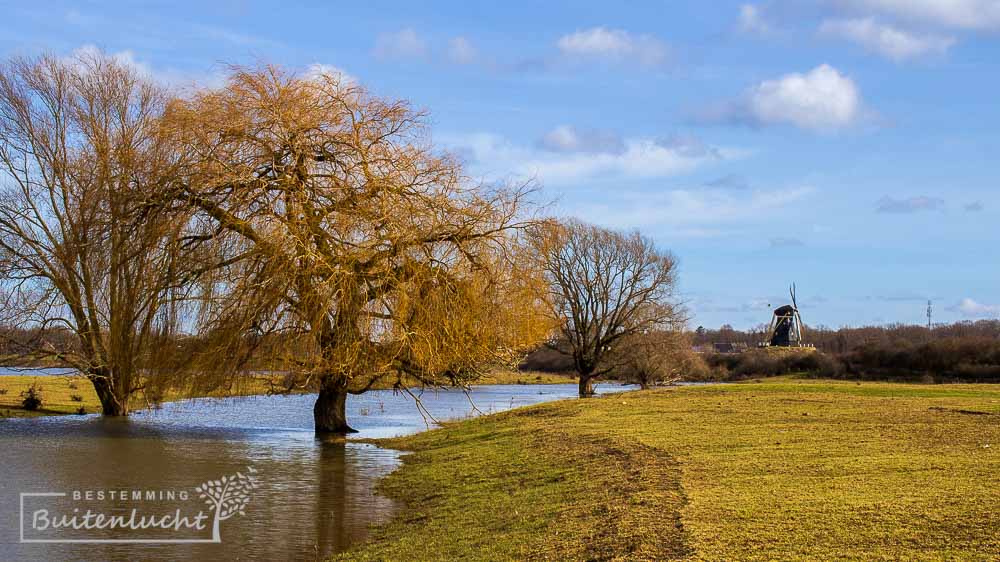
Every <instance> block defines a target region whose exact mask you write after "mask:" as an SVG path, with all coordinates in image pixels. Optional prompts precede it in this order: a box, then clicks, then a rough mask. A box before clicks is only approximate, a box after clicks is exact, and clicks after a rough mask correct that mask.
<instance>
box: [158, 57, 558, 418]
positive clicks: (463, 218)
mask: <svg viewBox="0 0 1000 562" xmlns="http://www.w3.org/2000/svg"><path fill="white" fill-rule="evenodd" d="M166 122H167V124H168V128H169V129H170V130H171V131H172V133H173V135H174V138H175V140H176V142H177V146H178V147H179V150H181V151H182V152H183V153H184V156H185V158H186V159H187V160H190V161H192V162H194V164H193V165H192V166H191V168H190V169H189V170H188V172H187V174H186V175H185V177H184V178H182V181H180V182H179V184H178V187H177V188H176V191H175V192H174V196H175V198H177V199H179V200H183V201H185V202H187V203H188V204H189V205H191V206H192V207H193V208H195V209H197V211H198V212H199V213H200V216H202V217H203V218H204V219H205V222H204V224H205V231H204V233H203V238H204V239H205V240H211V241H212V242H211V244H212V246H213V247H214V248H216V249H217V250H218V252H219V258H218V264H220V265H223V266H224V267H220V268H216V269H213V270H212V271H206V272H204V273H203V275H202V276H201V277H200V279H201V287H202V291H203V294H202V299H203V300H202V310H201V314H200V319H201V327H202V334H203V336H204V338H205V341H206V342H207V343H206V344H205V347H204V349H203V350H202V353H201V355H202V357H203V358H207V359H209V360H211V359H217V360H219V361H217V362H216V365H215V366H216V367H217V368H218V367H222V368H223V369H222V370H223V371H225V370H226V368H233V369H235V367H237V366H238V365H240V362H239V361H235V360H234V359H233V358H234V357H249V356H251V355H252V356H253V357H254V361H255V362H257V363H258V364H259V363H260V362H262V361H265V360H266V361H267V362H268V365H269V366H270V367H271V368H272V369H275V370H281V371H285V372H288V373H289V379H288V380H289V381H290V383H289V385H288V386H289V387H293V386H299V387H309V388H314V389H316V390H317V391H318V392H319V396H318V398H317V401H316V403H315V407H314V419H315V425H316V430H317V432H336V433H344V432H349V431H351V428H350V427H349V426H348V424H347V420H346V414H345V403H346V398H347V396H348V395H349V394H350V393H361V392H364V391H366V390H368V389H370V388H371V387H372V386H373V385H374V384H376V383H377V382H379V381H385V380H386V379H388V380H391V381H393V382H394V383H395V384H396V385H402V384H406V383H407V382H412V381H417V382H419V383H422V384H425V385H443V384H463V383H465V382H468V381H471V380H472V379H474V378H475V376H476V375H477V374H478V373H479V372H480V371H481V370H482V369H483V368H486V367H489V366H492V365H497V364H501V363H511V362H513V361H515V360H516V359H517V357H518V356H519V354H520V353H521V352H523V350H525V349H526V348H528V347H529V346H531V345H534V344H536V343H537V342H538V341H540V340H541V339H543V338H544V337H545V336H546V335H547V331H548V324H547V323H546V321H545V319H544V317H543V315H542V314H541V313H540V310H541V308H540V307H539V303H538V302H537V298H538V295H542V294H543V293H544V290H543V286H542V275H541V274H540V272H539V271H538V270H537V269H536V268H535V266H534V265H533V264H535V263H537V261H536V260H532V259H529V257H528V256H527V255H526V254H525V249H524V245H523V244H522V243H521V242H522V231H523V230H524V229H525V228H526V227H527V226H528V221H526V220H525V218H524V211H525V208H524V203H525V201H524V200H525V196H526V192H525V191H524V190H523V189H514V190H507V189H487V188H484V187H482V186H479V185H475V184H472V183H470V182H469V181H468V179H467V178H466V177H464V176H463V173H462V169H461V166H460V165H459V163H458V162H456V161H455V160H454V159H452V158H450V157H449V156H447V155H445V154H441V153H439V152H437V151H435V150H434V149H433V147H432V146H431V145H430V143H429V138H428V136H427V134H426V130H425V127H424V124H423V116H422V115H421V114H419V113H416V112H414V111H413V110H411V109H410V108H409V106H408V105H407V104H406V103H404V102H397V101H388V100H384V99H380V98H378V97H374V96H372V95H370V94H368V93H367V92H366V91H364V90H363V89H362V88H360V87H357V86H355V85H353V84H350V83H347V82H345V81H343V80H341V79H340V77H339V76H337V75H333V74H326V75H317V76H308V77H300V76H296V75H293V74H291V73H288V72H286V71H283V70H281V69H279V68H274V67H267V68H260V69H250V70H247V69H236V70H234V71H233V73H232V75H231V76H230V77H229V80H228V83H227V85H226V86H225V87H222V88H220V89H217V90H208V91H203V92H200V93H197V94H195V95H193V96H191V97H190V98H188V99H186V100H182V101H177V102H175V103H174V104H172V106H171V107H170V108H169V110H168V112H167V117H166ZM213 342H214V343H213ZM262 342H265V343H266V342H270V344H269V345H264V344H262ZM209 362H211V361H209ZM220 362H221V364H220ZM201 364H202V365H203V368H207V367H204V365H205V362H204V361H203V362H202V363H201Z"/></svg>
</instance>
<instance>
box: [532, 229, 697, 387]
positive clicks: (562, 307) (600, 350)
mask: <svg viewBox="0 0 1000 562" xmlns="http://www.w3.org/2000/svg"><path fill="white" fill-rule="evenodd" d="M535 240H536V243H537V244H538V254H539V256H541V257H542V259H543V260H544V270H545V273H546V275H547V277H548V281H549V286H550V295H549V296H550V298H549V299H548V303H549V306H550V309H549V310H550V314H551V315H552V316H553V318H554V319H555V320H556V321H557V322H559V326H560V330H561V334H560V335H561V338H559V340H557V341H558V343H553V344H551V345H552V347H553V348H554V349H557V350H559V351H561V352H562V353H565V354H567V355H570V356H571V357H572V358H573V366H574V368H575V369H576V372H577V374H578V375H579V377H580V397H581V398H583V397H588V396H592V395H593V393H594V389H593V382H594V381H595V380H596V379H598V378H600V377H601V376H604V375H606V374H608V373H610V372H612V371H614V370H615V369H616V368H619V367H620V362H621V360H622V359H623V358H624V357H627V356H628V354H627V353H620V352H619V350H617V347H618V346H619V345H622V344H623V343H624V342H625V341H627V339H628V338H630V337H632V336H635V335H636V334H642V333H645V332H649V331H654V330H663V329H666V328H669V327H672V326H676V325H678V324H680V323H682V322H683V313H682V310H681V307H680V306H679V304H678V303H677V301H676V298H675V290H676V284H677V277H676V270H677V266H676V260H675V259H674V257H673V255H671V254H670V253H669V252H666V251H663V250H660V249H658V248H657V247H656V244H655V243H654V242H653V241H652V240H651V239H650V238H647V237H645V236H642V235H641V234H639V233H638V232H632V233H629V234H625V233H621V232H616V231H613V230H607V229H604V228H600V227H597V226H594V225H590V224H586V223H583V222H580V221H575V220H572V221H569V222H566V223H562V224H558V223H550V224H548V225H546V226H545V227H544V228H542V229H540V230H539V232H538V233H537V235H536V237H535Z"/></svg>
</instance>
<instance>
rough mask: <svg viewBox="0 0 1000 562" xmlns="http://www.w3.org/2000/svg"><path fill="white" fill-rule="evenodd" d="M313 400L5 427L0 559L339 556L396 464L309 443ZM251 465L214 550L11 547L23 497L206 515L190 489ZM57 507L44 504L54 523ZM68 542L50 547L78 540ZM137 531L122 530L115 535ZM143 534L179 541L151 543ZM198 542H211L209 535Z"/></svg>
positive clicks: (468, 407) (521, 400)
mask: <svg viewBox="0 0 1000 562" xmlns="http://www.w3.org/2000/svg"><path fill="white" fill-rule="evenodd" d="M575 392H576V387H575V385H551V386H489V387H479V388H477V389H475V390H474V391H473V392H472V395H471V398H472V400H473V402H474V403H475V406H476V408H478V410H479V411H482V412H486V413H488V412H493V411H500V410H505V409H508V408H511V407H516V406H522V405H526V404H532V403H537V402H543V401H547V400H554V399H559V398H566V397H571V396H573V395H574V393H575ZM313 400H314V396H308V395H303V396H282V397H278V396H275V397H257V398H252V399H221V400H218V399H216V400H193V401H184V402H176V403H171V404H166V405H164V407H163V408H162V409H160V410H156V411H148V412H140V413H138V414H137V415H135V416H133V417H132V418H131V419H128V420H118V419H103V418H100V417H96V416H82V417H80V416H65V417H51V418H34V419H30V418H25V419H8V420H3V421H0V560H54V559H55V560H93V559H106V560H190V559H197V560H202V559H204V560H239V559H243V560H247V559H275V560H285V559H303V558H304V559H313V558H322V557H324V556H326V555H329V554H330V553H333V552H338V551H341V550H344V549H345V548H347V547H348V546H349V545H350V544H352V543H354V542H356V541H358V540H361V539H363V538H364V537H365V536H366V535H367V533H368V530H369V527H370V525H372V524H373V523H378V522H381V521H384V520H385V519H386V518H387V517H389V516H390V515H391V514H392V510H393V505H392V503H391V502H390V501H389V500H388V499H386V498H383V497H380V496H377V495H375V494H374V492H373V488H374V483H375V481H377V480H378V479H379V478H380V477H382V476H384V475H385V474H387V473H388V472H390V471H391V470H393V469H394V468H395V467H396V466H398V464H399V453H398V452H396V451H391V450H386V449H380V448H378V447H375V446H373V445H370V444H367V443H357V442H351V441H348V442H344V441H343V440H335V439H321V438H317V437H316V436H315V435H314V434H313V431H312V402H313ZM422 401H423V403H424V405H425V406H426V407H427V409H428V410H429V411H430V413H431V415H433V416H434V417H435V418H436V419H441V420H443V419H453V418H458V417H464V416H468V415H472V414H474V413H475V411H476V410H474V408H473V406H472V404H470V401H469V397H467V396H466V395H465V394H464V393H462V392H458V391H438V392H429V393H425V394H424V395H423V397H422ZM348 408H349V413H348V415H349V419H351V421H352V424H353V425H354V426H355V427H357V428H358V429H360V430H361V433H360V436H361V437H384V436H390V435H401V434H406V433H412V432H415V431H420V430H422V429H424V428H425V427H426V426H425V420H424V418H423V417H422V416H421V415H420V414H419V413H418V412H417V410H416V408H415V407H414V404H413V401H412V399H410V398H409V397H407V396H405V395H393V393H391V392H388V391H377V392H371V393H369V394H366V395H364V396H359V397H352V400H351V401H350V402H349V404H348ZM247 466H253V467H254V468H255V469H256V470H257V477H258V479H259V482H260V486H259V488H258V489H256V490H255V491H254V496H253V499H252V500H251V501H250V503H249V505H248V506H247V508H246V510H245V516H243V517H240V516H239V515H237V516H235V517H233V518H232V519H230V520H228V521H223V522H222V524H221V535H222V543H221V544H155V545H135V544H128V545H119V544H96V545H95V544H20V543H19V537H18V535H19V524H20V521H19V518H18V509H19V493H20V492H70V493H72V492H73V491H74V490H81V491H86V490H94V491H98V490H104V491H109V490H143V491H145V490H177V491H179V490H186V491H188V492H189V493H190V498H189V500H188V501H186V502H184V501H180V500H179V499H176V498H175V500H173V501H169V500H163V501H159V500H156V501H152V500H151V501H142V502H133V501H118V500H116V501H110V500H105V501H101V502H93V503H86V502H84V503H72V502H71V503H68V504H67V505H68V506H69V507H68V509H67V510H66V511H67V512H71V511H72V508H73V507H78V508H83V509H81V511H83V510H85V509H87V508H93V509H95V510H100V511H103V512H108V513H109V514H121V513H127V512H129V511H130V510H131V509H132V508H133V507H135V508H138V509H139V510H140V511H141V512H142V513H148V514H163V513H173V512H174V510H175V509H178V508H181V509H182V510H184V511H185V512H186V513H187V512H191V513H192V514H194V513H196V512H197V510H199V509H206V511H207V507H206V506H204V504H203V503H202V502H201V501H200V500H199V499H198V497H197V493H196V492H194V491H193V488H194V487H195V486H197V485H198V484H201V483H202V482H205V481H207V480H214V479H219V478H221V476H223V475H229V474H235V473H236V472H237V471H245V470H246V467H247ZM30 501H33V500H29V502H30ZM37 501H47V500H44V499H42V500H37ZM52 501H56V500H52ZM59 501H63V500H59ZM66 501H68V500H66ZM36 507H37V506H36ZM58 507H61V506H53V512H55V511H56V510H57V509H56V508H58ZM28 508H29V509H28V511H30V510H31V505H30V503H29V505H28ZM68 532H69V533H70V534H69V535H66V534H60V535H58V536H59V537H66V536H71V535H72V533H73V531H71V530H70V531H68ZM94 533H99V532H98V531H87V532H86V534H84V535H82V536H84V537H86V538H94V537H100V536H102V535H99V534H97V535H95V534H94ZM132 533H135V534H132ZM138 533H139V532H138V531H127V532H124V536H128V537H130V538H131V537H133V536H139V535H138ZM29 535H30V533H29ZM72 536H76V535H72ZM103 536H105V537H108V536H110V535H107V534H106V535H103ZM116 536H119V537H120V536H123V531H117V533H116ZM146 536H149V537H154V538H161V537H163V536H170V537H177V536H178V534H176V533H174V532H172V531H171V532H169V533H166V532H161V533H160V534H156V533H155V532H154V531H149V534H147V535H146ZM191 536H192V533H188V534H186V535H184V537H185V538H189V537H191ZM203 536H205V537H210V536H211V532H210V529H209V530H208V532H203Z"/></svg>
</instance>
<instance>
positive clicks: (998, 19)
mask: <svg viewBox="0 0 1000 562" xmlns="http://www.w3.org/2000/svg"><path fill="white" fill-rule="evenodd" d="M840 3H841V4H844V5H847V6H849V7H853V8H855V9H860V10H864V11H877V12H882V13H886V14H891V15H893V16H896V17H900V18H905V19H910V20H915V21H920V22H924V23H927V24H930V25H936V26H944V27H954V28H960V29H1000V0H840Z"/></svg>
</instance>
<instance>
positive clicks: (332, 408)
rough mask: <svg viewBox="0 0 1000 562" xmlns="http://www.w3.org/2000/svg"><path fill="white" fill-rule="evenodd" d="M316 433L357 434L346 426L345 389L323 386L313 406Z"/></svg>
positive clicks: (329, 385)
mask: <svg viewBox="0 0 1000 562" xmlns="http://www.w3.org/2000/svg"><path fill="white" fill-rule="evenodd" d="M313 422H314V423H315V425H316V433H340V434H345V433H357V430H356V429H352V428H351V426H349V425H347V389H345V388H341V387H339V386H336V385H332V384H324V385H323V386H322V387H321V388H320V390H319V396H318V397H316V404H314V405H313Z"/></svg>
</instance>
